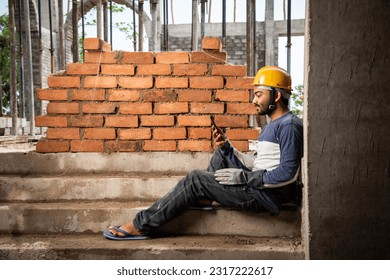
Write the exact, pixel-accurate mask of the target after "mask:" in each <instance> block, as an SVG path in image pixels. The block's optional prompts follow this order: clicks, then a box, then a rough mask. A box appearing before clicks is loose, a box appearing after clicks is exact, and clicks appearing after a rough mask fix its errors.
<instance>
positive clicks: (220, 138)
mask: <svg viewBox="0 0 390 280" xmlns="http://www.w3.org/2000/svg"><path fill="white" fill-rule="evenodd" d="M210 119H211V124H212V125H211V130H212V132H213V141H214V146H215V147H216V148H219V147H221V146H222V145H224V144H225V142H226V141H227V137H226V135H225V132H224V131H223V130H222V129H221V128H219V127H218V126H217V125H216V124H215V121H214V116H210Z"/></svg>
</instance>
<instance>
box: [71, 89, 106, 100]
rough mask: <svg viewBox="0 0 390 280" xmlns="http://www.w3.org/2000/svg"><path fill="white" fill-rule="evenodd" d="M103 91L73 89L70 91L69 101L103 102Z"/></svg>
mask: <svg viewBox="0 0 390 280" xmlns="http://www.w3.org/2000/svg"><path fill="white" fill-rule="evenodd" d="M104 95H105V90H104V89H73V90H71V91H70V99H71V100H90V101H93V100H104V99H105V97H104Z"/></svg>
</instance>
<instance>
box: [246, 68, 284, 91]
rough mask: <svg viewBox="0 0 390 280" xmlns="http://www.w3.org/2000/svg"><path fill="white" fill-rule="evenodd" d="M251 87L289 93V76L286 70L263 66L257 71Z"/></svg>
mask: <svg viewBox="0 0 390 280" xmlns="http://www.w3.org/2000/svg"><path fill="white" fill-rule="evenodd" d="M253 85H254V86H267V87H274V88H281V89H285V90H289V91H291V76H290V74H289V73H288V72H287V71H286V70H284V69H283V68H280V67H278V66H264V67H262V68H260V70H259V71H257V74H256V76H255V79H254V80H253Z"/></svg>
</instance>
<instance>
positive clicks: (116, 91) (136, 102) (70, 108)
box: [35, 37, 258, 153]
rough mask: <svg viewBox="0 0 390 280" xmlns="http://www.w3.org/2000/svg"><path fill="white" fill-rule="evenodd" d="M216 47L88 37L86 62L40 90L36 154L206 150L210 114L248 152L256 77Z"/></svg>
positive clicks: (207, 42)
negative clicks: (122, 43) (135, 46)
mask: <svg viewBox="0 0 390 280" xmlns="http://www.w3.org/2000/svg"><path fill="white" fill-rule="evenodd" d="M220 46H221V42H220V41H219V40H218V39H217V38H211V37H208V38H204V39H203V42H202V47H203V51H196V52H161V53H153V52H122V51H111V46H110V45H109V44H107V43H106V42H103V41H101V40H99V39H97V38H87V39H85V42H84V47H85V50H86V52H85V62H84V63H71V64H68V65H67V69H66V72H65V73H58V74H56V75H53V76H50V77H49V78H48V86H49V88H45V89H40V90H38V91H37V96H38V99H40V100H48V101H49V104H48V107H47V115H44V116H37V117H36V119H35V121H36V126H40V127H47V135H46V138H43V139H41V140H39V141H38V143H37V147H36V150H37V152H41V153H52V152H106V153H110V152H140V151H202V152H205V151H211V150H212V140H211V130H210V125H211V122H210V115H215V120H216V123H217V124H218V125H219V126H221V127H225V128H226V129H227V135H228V136H229V138H230V139H231V141H232V142H233V144H234V145H235V146H236V147H237V148H238V149H240V150H242V151H247V150H248V140H249V139H256V138H257V135H258V131H257V130H255V129H251V128H248V120H249V115H250V114H255V113H256V111H255V108H254V106H253V105H252V104H251V103H250V102H249V101H250V100H249V99H250V91H249V89H251V82H252V80H253V78H251V77H246V66H233V65H228V64H227V63H226V53H225V52H221V47H220Z"/></svg>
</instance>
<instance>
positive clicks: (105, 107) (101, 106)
mask: <svg viewBox="0 0 390 280" xmlns="http://www.w3.org/2000/svg"><path fill="white" fill-rule="evenodd" d="M115 111H116V105H115V103H108V102H104V103H84V104H83V113H90V114H112V113H115Z"/></svg>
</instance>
